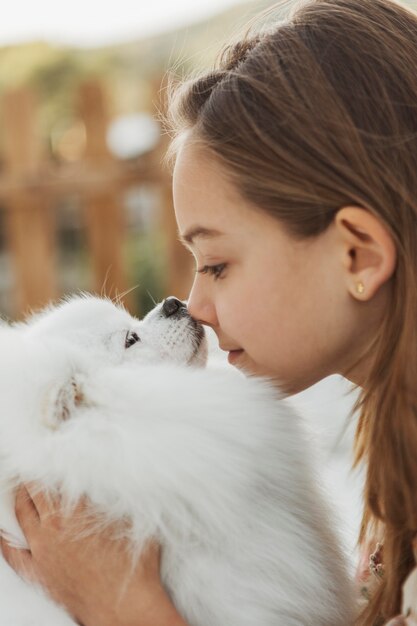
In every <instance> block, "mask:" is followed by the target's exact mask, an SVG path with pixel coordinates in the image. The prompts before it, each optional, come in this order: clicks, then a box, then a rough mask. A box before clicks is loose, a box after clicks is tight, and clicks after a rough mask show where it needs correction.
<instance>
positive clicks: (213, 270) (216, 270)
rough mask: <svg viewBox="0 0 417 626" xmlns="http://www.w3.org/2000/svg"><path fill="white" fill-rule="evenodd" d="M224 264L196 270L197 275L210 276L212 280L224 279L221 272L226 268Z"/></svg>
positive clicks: (205, 266) (206, 266)
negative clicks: (212, 277)
mask: <svg viewBox="0 0 417 626" xmlns="http://www.w3.org/2000/svg"><path fill="white" fill-rule="evenodd" d="M226 265H227V264H226V263H220V264H219V265H204V266H203V267H202V268H201V269H199V270H196V272H198V273H199V274H211V275H212V276H214V280H218V279H219V278H224V276H223V271H224V269H225V268H226Z"/></svg>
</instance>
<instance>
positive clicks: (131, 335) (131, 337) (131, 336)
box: [125, 330, 140, 348]
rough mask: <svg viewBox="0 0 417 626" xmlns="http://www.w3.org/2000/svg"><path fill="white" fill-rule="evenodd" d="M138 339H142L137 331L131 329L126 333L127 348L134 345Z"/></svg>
mask: <svg viewBox="0 0 417 626" xmlns="http://www.w3.org/2000/svg"><path fill="white" fill-rule="evenodd" d="M138 341H140V337H139V335H138V334H137V333H135V332H134V331H130V330H129V331H128V332H127V333H126V339H125V348H130V346H133V345H134V344H135V343H137V342H138Z"/></svg>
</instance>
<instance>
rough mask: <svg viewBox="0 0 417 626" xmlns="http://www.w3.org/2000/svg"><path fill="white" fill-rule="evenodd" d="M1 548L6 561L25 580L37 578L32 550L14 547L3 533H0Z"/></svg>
mask: <svg viewBox="0 0 417 626" xmlns="http://www.w3.org/2000/svg"><path fill="white" fill-rule="evenodd" d="M0 550H1V553H2V554H3V557H4V559H5V561H6V562H7V563H8V564H9V565H10V567H11V568H12V569H13V570H14V571H15V572H16V574H18V575H19V576H21V577H22V578H24V579H25V580H30V581H35V580H36V573H35V566H34V563H33V561H32V555H31V553H30V550H20V549H18V548H12V547H11V546H10V545H9V544H8V543H7V541H6V539H5V538H4V537H3V535H0Z"/></svg>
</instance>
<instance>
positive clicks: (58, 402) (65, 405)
mask: <svg viewBox="0 0 417 626" xmlns="http://www.w3.org/2000/svg"><path fill="white" fill-rule="evenodd" d="M84 404H85V398H84V394H83V392H82V388H81V383H80V381H78V380H77V378H76V376H73V377H71V378H70V379H69V380H68V381H67V382H66V383H65V384H64V385H54V386H53V387H50V388H49V389H48V391H47V392H46V393H45V396H44V400H43V406H42V423H43V424H44V426H46V427H47V428H50V429H51V430H56V429H57V428H59V426H60V425H61V424H62V423H63V422H65V421H67V420H69V419H71V418H72V417H73V416H74V415H75V413H76V411H77V409H78V408H79V407H80V406H81V405H84Z"/></svg>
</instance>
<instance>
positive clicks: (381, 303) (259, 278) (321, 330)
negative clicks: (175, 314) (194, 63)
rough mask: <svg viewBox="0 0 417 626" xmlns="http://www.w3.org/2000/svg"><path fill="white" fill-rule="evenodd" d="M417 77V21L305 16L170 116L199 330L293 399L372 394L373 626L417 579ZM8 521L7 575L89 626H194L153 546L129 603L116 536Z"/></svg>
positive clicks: (364, 448) (37, 517) (35, 514)
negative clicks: (335, 387)
mask: <svg viewBox="0 0 417 626" xmlns="http://www.w3.org/2000/svg"><path fill="white" fill-rule="evenodd" d="M416 67H417V16H416V15H415V14H414V13H413V12H412V11H411V10H408V9H407V8H405V7H403V6H401V5H400V4H396V3H394V2H393V1H391V0H306V1H305V2H303V3H302V4H299V5H298V6H297V8H296V9H295V10H294V11H293V13H292V14H291V15H290V16H289V17H288V18H287V19H286V20H285V21H283V22H282V23H279V24H278V25H275V26H274V27H273V28H271V29H269V30H264V31H263V32H260V33H258V34H255V35H247V36H246V37H245V38H244V39H243V40H242V41H239V42H238V43H236V44H234V45H231V46H229V47H228V48H227V49H226V51H225V52H224V54H223V55H222V57H221V59H220V62H219V64H218V66H217V67H216V68H215V69H214V70H213V71H211V72H209V73H207V74H205V75H203V76H202V77H199V78H196V79H192V80H189V81H187V82H185V83H184V84H183V85H182V86H180V88H178V89H177V90H176V91H175V93H174V96H173V97H172V98H171V102H170V107H169V112H170V124H171V127H172V129H173V132H174V135H175V139H174V142H173V144H172V146H171V150H170V153H171V156H174V157H175V168H174V203H175V210H176V217H177V222H178V228H179V232H180V235H181V238H182V240H183V242H184V243H185V245H187V247H189V248H190V250H191V252H192V253H193V255H194V256H195V260H196V265H197V273H196V277H195V281H194V284H193V288H192V291H191V293H190V296H189V303H188V306H189V309H190V312H191V314H192V315H193V316H195V317H196V318H198V319H200V320H201V321H202V322H203V323H205V324H207V325H209V326H212V327H213V328H214V330H215V331H216V333H217V336H218V339H219V344H220V346H221V347H222V348H223V349H224V350H227V351H228V352H229V361H230V362H231V363H233V365H235V366H236V367H238V368H241V369H242V370H243V371H245V372H247V373H248V374H256V375H266V376H269V377H272V378H273V379H275V380H276V381H277V384H279V385H280V386H281V387H283V388H284V389H285V390H286V391H287V392H290V393H294V392H297V391H301V390H302V389H304V388H305V387H307V386H309V385H312V384H313V383H315V382H317V381H318V380H320V379H322V378H323V377H325V376H328V375H330V374H334V373H339V374H342V375H344V376H346V377H347V378H349V379H350V380H351V381H353V382H354V383H356V384H357V385H359V386H360V387H361V396H360V400H359V402H358V407H357V408H359V409H360V420H359V426H358V431H357V439H356V456H357V461H359V460H362V461H365V462H366V464H367V468H368V470H367V480H366V488H365V511H364V518H363V525H362V531H361V537H360V541H361V542H362V543H363V544H364V545H370V546H372V547H373V543H372V542H373V537H375V536H376V533H378V538H379V539H380V540H382V542H383V566H382V564H381V563H379V562H378V563H376V562H375V560H376V557H375V556H374V560H373V565H374V567H373V571H374V573H375V575H376V576H375V580H376V579H377V584H376V585H374V586H375V589H374V590H373V592H372V594H371V597H370V599H369V602H368V603H367V605H366V606H365V608H364V609H363V610H362V612H361V614H360V616H359V617H358V624H360V625H362V626H372V625H375V624H383V623H385V622H387V621H388V620H390V619H392V618H394V616H395V615H397V614H398V613H399V612H400V606H401V589H402V585H403V583H404V581H405V579H406V578H407V576H408V575H409V574H410V572H411V571H412V569H413V567H414V558H413V551H412V543H413V537H414V536H415V535H416V533H417V495H416V494H417V455H416V453H415V450H416V446H417V391H416V389H417V387H416V381H417V336H416V331H417V323H416V320H417V80H416V75H415V68H416ZM16 508H17V515H18V519H19V520H20V522H21V525H22V528H23V530H24V532H25V534H26V536H27V539H28V544H29V545H30V548H31V550H30V552H29V551H28V552H27V553H21V552H20V553H19V552H17V551H14V550H12V549H11V548H10V547H8V546H7V545H6V544H5V543H4V542H3V551H4V554H5V556H6V558H7V559H8V561H9V562H10V563H11V565H12V566H13V567H15V569H17V570H18V571H20V572H22V571H26V573H27V575H31V576H34V577H36V578H37V579H40V580H41V582H43V584H44V585H45V586H46V587H47V588H48V589H49V591H50V592H51V594H52V595H53V596H54V597H55V598H56V599H57V600H58V601H60V602H62V603H63V604H65V605H66V606H67V607H68V609H69V610H70V612H71V613H72V614H73V615H74V616H75V617H76V618H77V619H78V620H79V622H80V623H82V624H83V625H84V626H106V625H107V624H111V625H112V626H124V625H125V624H126V625H130V624H131V625H133V624H134V625H135V626H139V625H142V624H143V625H148V624H149V625H151V624H163V623H166V624H170V625H174V624H178V625H181V624H184V622H183V621H182V620H181V618H180V616H178V615H177V614H176V612H175V609H174V608H173V607H172V605H171V603H170V602H169V600H168V598H167V597H166V594H165V592H164V590H163V589H162V587H161V584H160V581H159V577H158V549H157V547H155V546H152V547H151V548H150V550H149V552H148V553H147V554H146V555H145V557H144V558H143V560H142V561H141V563H140V564H139V566H138V568H137V570H136V572H135V573H134V575H133V576H132V579H131V584H130V585H129V586H128V587H127V589H126V590H125V593H124V595H123V597H120V594H119V590H118V589H117V587H115V585H114V580H117V579H118V578H119V577H120V574H121V573H122V572H123V571H125V570H126V568H127V567H128V563H127V560H126V559H125V556H124V553H123V550H122V549H121V547H120V546H117V545H114V544H113V543H111V542H110V541H109V540H108V538H107V537H106V535H104V534H103V535H102V536H100V535H99V536H97V537H95V538H93V539H91V538H90V539H88V538H84V539H82V540H68V538H66V537H67V534H66V535H65V536H64V535H63V533H62V530H61V527H63V526H64V527H65V528H69V526H70V524H71V521H74V520H63V518H62V516H61V514H60V512H59V509H57V510H54V509H53V508H52V509H51V505H50V504H48V503H47V502H46V500H45V499H44V497H43V496H42V495H36V494H35V493H33V492H32V490H31V488H30V487H29V488H27V489H25V488H22V489H21V490H20V492H19V494H18V496H17V502H16ZM75 521H76V518H75ZM379 552H381V550H380V551H379ZM57 555H59V562H58V561H57ZM382 567H383V569H382ZM382 572H383V574H382V575H381V573H382ZM411 595H412V594H411ZM407 597H408V596H407ZM116 599H117V602H118V603H117V605H116ZM400 619H401V622H402V623H405V622H404V619H406V618H398V620H400ZM412 619H413V616H412V615H409V616H408V617H407V620H408V621H407V623H408V624H411V623H412V621H411V620H412ZM306 623H308V616H306Z"/></svg>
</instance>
